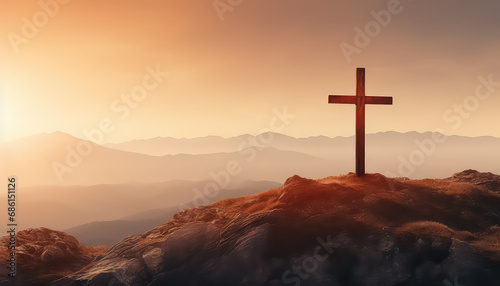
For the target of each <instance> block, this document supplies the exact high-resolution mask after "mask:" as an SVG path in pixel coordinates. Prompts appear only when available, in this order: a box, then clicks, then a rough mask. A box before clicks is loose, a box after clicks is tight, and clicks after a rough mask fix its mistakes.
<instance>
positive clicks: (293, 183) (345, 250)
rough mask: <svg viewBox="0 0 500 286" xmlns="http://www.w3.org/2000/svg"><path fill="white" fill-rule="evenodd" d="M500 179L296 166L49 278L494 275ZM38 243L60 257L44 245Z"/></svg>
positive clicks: (306, 280) (376, 279)
mask: <svg viewBox="0 0 500 286" xmlns="http://www.w3.org/2000/svg"><path fill="white" fill-rule="evenodd" d="M495 182H496V183H498V182H500V179H499V178H498V176H496V175H492V174H485V173H479V172H475V171H464V172H462V173H458V174H455V175H454V176H453V177H452V178H448V179H442V180H431V179H426V180H408V179H404V178H401V179H392V178H386V177H384V176H382V175H380V174H368V175H366V176H365V177H363V178H358V177H356V176H355V175H354V174H348V175H344V176H337V177H328V178H324V179H321V180H309V179H304V178H301V177H299V176H294V177H291V178H289V179H288V180H287V181H286V183H285V185H283V186H282V187H280V188H277V189H272V190H269V191H267V192H264V193H259V194H255V195H251V196H247V197H242V198H237V199H227V200H222V201H219V202H216V203H213V204H211V205H208V206H202V207H198V208H193V209H188V210H184V211H182V212H180V213H178V214H176V215H175V216H174V218H173V219H172V220H171V221H168V222H166V223H164V224H162V225H160V226H158V227H156V228H154V229H152V230H150V231H148V232H146V233H143V234H141V235H137V236H131V237H128V238H126V239H124V240H123V241H121V242H119V243H118V244H116V245H115V246H113V247H112V248H110V249H109V250H108V251H107V252H106V253H104V254H103V255H102V256H100V257H98V258H97V259H95V260H93V261H92V262H90V263H88V264H86V265H85V266H83V267H81V268H80V269H78V270H77V271H74V272H72V273H69V274H68V275H65V277H64V278H62V279H58V280H56V281H53V282H52V285H464V286H465V285H498V281H500V228H499V225H500V216H499V214H500V192H499V189H498V185H496V183H495ZM59 249H62V248H59ZM45 251H47V253H46V255H42V254H43V253H45ZM75 251H76V250H75ZM38 253H40V255H39V256H37V259H40V261H41V259H42V256H43V257H44V259H48V260H51V259H52V261H58V260H62V259H63V258H64V256H61V253H60V252H59V251H58V250H55V249H53V248H52V247H49V246H46V247H45V248H44V251H43V252H38ZM66 253H69V252H66ZM72 253H75V252H74V251H73V252H72ZM56 257H59V258H58V259H56ZM54 259H55V260H54ZM75 259H78V255H76V257H75ZM85 261H88V259H87V260H85ZM85 263H87V262H85ZM85 263H82V265H83V264H85Z"/></svg>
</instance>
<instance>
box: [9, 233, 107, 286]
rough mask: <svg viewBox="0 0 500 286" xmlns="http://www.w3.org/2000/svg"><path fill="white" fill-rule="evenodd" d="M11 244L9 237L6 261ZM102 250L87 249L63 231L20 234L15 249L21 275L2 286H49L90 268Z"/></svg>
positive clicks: (17, 236) (18, 270)
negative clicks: (80, 270)
mask: <svg viewBox="0 0 500 286" xmlns="http://www.w3.org/2000/svg"><path fill="white" fill-rule="evenodd" d="M8 242H9V241H8V237H3V238H2V241H1V244H2V250H3V251H2V261H3V260H4V259H3V258H4V257H5V256H6V255H8V254H7V253H5V252H4V251H5V249H6V245H8ZM102 250H103V249H98V248H87V247H85V246H84V245H82V244H80V243H79V242H78V240H76V238H74V237H73V236H71V235H68V234H66V233H64V232H60V231H55V230H51V229H47V228H37V229H27V230H24V231H20V232H19V233H17V235H16V248H15V251H16V256H15V257H16V262H17V266H18V267H17V268H18V269H17V272H18V275H16V276H17V277H16V278H15V280H14V279H5V280H3V281H1V282H2V283H1V285H30V284H42V285H43V284H47V283H49V282H51V281H54V280H57V279H59V278H62V277H64V276H66V275H70V274H71V273H74V272H75V271H77V270H79V269H81V268H82V267H84V266H86V265H88V264H89V263H90V262H91V261H92V260H93V259H94V258H95V257H96V256H97V255H98V254H100V253H101V252H102ZM2 268H3V267H2ZM2 278H4V277H2ZM15 283H17V284H15Z"/></svg>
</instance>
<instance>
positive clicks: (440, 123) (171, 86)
mask: <svg viewBox="0 0 500 286" xmlns="http://www.w3.org/2000/svg"><path fill="white" fill-rule="evenodd" d="M1 2H2V9H1V11H0V19H1V22H0V23H1V26H0V35H2V37H3V41H1V42H0V49H1V50H0V64H1V65H0V113H1V115H0V116H1V122H0V140H2V141H5V140H10V139H14V138H18V137H22V136H28V135H32V134H35V133H40V132H51V131H63V132H67V133H69V134H72V135H74V136H76V137H80V138H85V135H84V132H83V131H82V130H92V129H95V128H98V127H99V125H100V124H101V125H104V127H103V128H104V129H106V130H107V131H109V133H108V134H105V136H104V141H106V142H120V141H125V140H130V139H137V138H150V137H156V136H172V137H197V136H205V135H220V136H224V137H228V136H235V135H240V134H244V133H251V134H257V133H259V132H260V131H261V130H265V128H269V127H270V126H275V125H276V124H274V125H273V124H271V123H273V122H274V123H276V121H274V120H273V117H275V116H276V115H275V112H274V111H273V110H283V108H284V107H286V111H287V112H288V113H290V114H293V115H295V118H293V119H290V122H289V124H288V125H287V126H286V128H284V129H282V130H274V131H280V132H281V133H284V134H288V135H291V136H296V137H307V136H314V135H327V136H332V137H333V136H339V135H342V136H348V135H353V134H354V107H353V106H347V105H329V104H327V96H328V95H329V94H353V93H354V92H355V68H356V67H366V69H367V70H366V73H367V83H366V85H367V94H369V95H392V96H393V97H394V105H393V106H368V107H367V132H370V133H373V132H379V131H388V130H393V131H401V132H406V131H414V130H415V131H420V132H423V131H432V130H435V129H436V128H440V129H441V130H442V131H443V132H445V133H447V134H458V135H467V136H480V135H492V136H499V137H500V128H498V126H499V123H500V112H499V110H500V17H498V13H499V12H500V2H499V1H496V0H476V1H470V0H440V1H436V0H413V1H411V0H402V1H400V2H399V1H396V0H381V1H378V0H377V1H374V0H365V1H355V0H349V1H347V0H346V1H332V0H308V1H295V0H275V1H268V0H240V1H239V0H220V1H215V2H214V1H213V0H196V1H195V0H183V1H173V0H163V1H156V0H133V1H132V0H120V1H118V0H106V1H103V0H85V1H78V0H73V1H68V0H65V1H63V0H60V2H57V1H56V0H40V1H7V0H1ZM66 2H67V3H66ZM44 3H45V4H44ZM382 10H384V11H382ZM380 11H382V12H380ZM389 15H390V19H389V18H388V16H389ZM376 18H379V20H378V21H379V22H378V23H376V22H373V21H376ZM356 27H357V28H356ZM366 29H368V30H367V31H366ZM360 30H361V31H364V32H363V33H364V34H366V33H367V34H368V36H360V34H359V31H360ZM356 35H358V36H356ZM355 38H356V39H355ZM341 45H342V46H343V47H344V49H345V51H346V50H349V51H350V52H351V53H350V54H349V56H348V57H346V54H345V51H344V52H343V51H342V49H341ZM346 47H349V48H348V49H347V48H346ZM347 58H350V61H348V59H347ZM155 70H159V71H156V72H154V71H155ZM152 71H153V72H152ZM151 73H153V74H156V78H157V79H158V81H156V80H155V78H154V77H151V76H150V74H151ZM167 73H168V77H166V74H167ZM479 77H482V78H483V80H479ZM482 82H485V83H486V84H484V83H482ZM488 82H489V84H488ZM481 84H482V85H483V86H482V87H479V88H478V85H481ZM144 92H146V93H144ZM131 93H134V94H135V95H134V96H133V97H132V96H130V94H131ZM460 106H462V107H460ZM102 122H104V123H102ZM109 124H112V125H113V128H109V126H106V125H109ZM111 129H112V131H111Z"/></svg>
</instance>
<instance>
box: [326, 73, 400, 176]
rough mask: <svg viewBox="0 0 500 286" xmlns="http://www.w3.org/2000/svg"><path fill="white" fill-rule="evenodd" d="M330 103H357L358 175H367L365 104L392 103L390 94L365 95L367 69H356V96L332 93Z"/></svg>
mask: <svg viewBox="0 0 500 286" xmlns="http://www.w3.org/2000/svg"><path fill="white" fill-rule="evenodd" d="M328 103H342V104H355V105H356V161H355V162H356V176H358V177H363V176H364V175H365V105H366V104H387V105H391V104H392V97H389V96H366V95H365V69H364V68H357V69H356V96H348V95H330V96H328Z"/></svg>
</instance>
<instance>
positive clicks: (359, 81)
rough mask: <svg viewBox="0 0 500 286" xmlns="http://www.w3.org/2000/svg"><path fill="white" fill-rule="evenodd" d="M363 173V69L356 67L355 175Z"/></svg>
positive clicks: (361, 175)
mask: <svg viewBox="0 0 500 286" xmlns="http://www.w3.org/2000/svg"><path fill="white" fill-rule="evenodd" d="M364 175H365V69H364V68H357V69H356V176H358V177H363V176H364Z"/></svg>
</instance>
